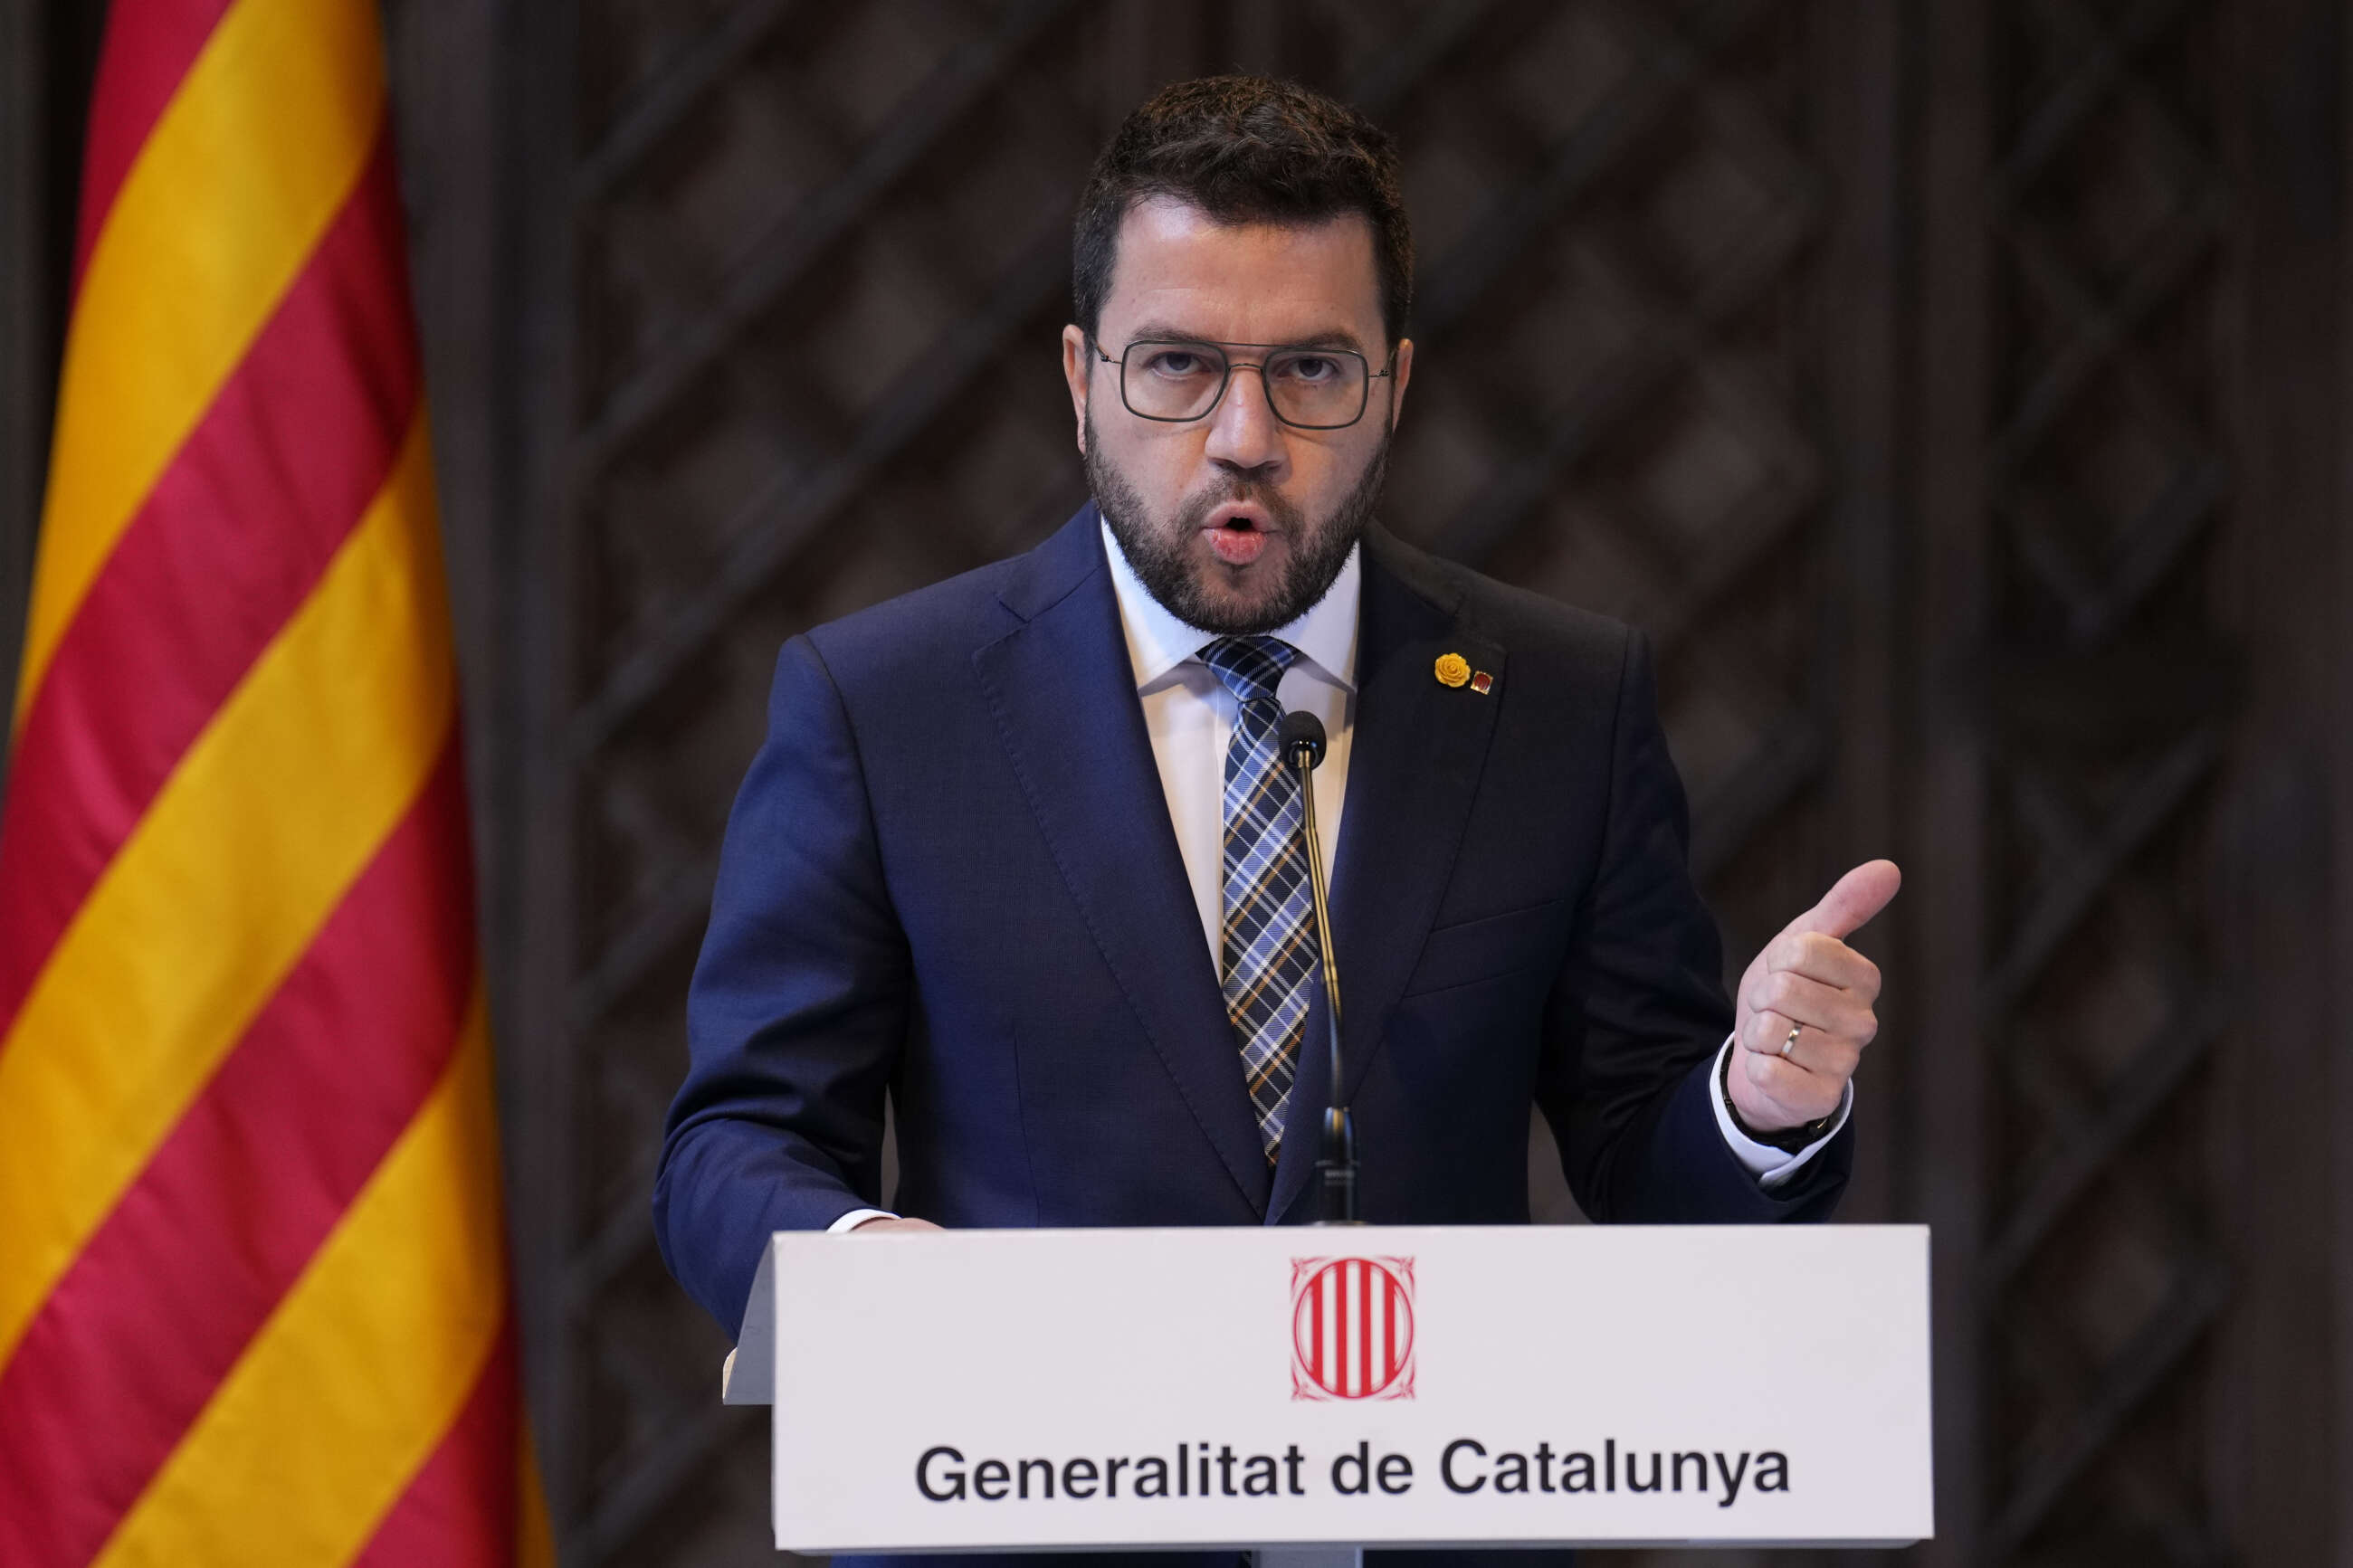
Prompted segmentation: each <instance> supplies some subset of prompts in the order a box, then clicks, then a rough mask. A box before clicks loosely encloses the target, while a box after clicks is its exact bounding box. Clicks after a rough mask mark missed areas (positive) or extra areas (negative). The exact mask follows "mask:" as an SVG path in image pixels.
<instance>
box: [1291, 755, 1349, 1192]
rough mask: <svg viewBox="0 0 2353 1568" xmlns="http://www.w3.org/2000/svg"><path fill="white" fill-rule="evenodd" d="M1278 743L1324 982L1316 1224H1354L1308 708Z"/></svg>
mask: <svg viewBox="0 0 2353 1568" xmlns="http://www.w3.org/2000/svg"><path fill="white" fill-rule="evenodd" d="M1282 745H1283V751H1284V752H1285V754H1286V755H1288V756H1289V758H1290V759H1291V765H1292V767H1293V769H1295V770H1296V771H1297V772H1298V774H1299V805H1300V811H1301V815H1302V816H1303V819H1304V821H1305V823H1306V828H1307V882H1308V887H1309V889H1311V891H1312V892H1313V894H1314V902H1315V955H1316V973H1318V974H1319V975H1320V976H1321V977H1322V979H1323V982H1324V1032H1325V1035H1326V1037H1327V1042H1328V1045H1329V1048H1330V1051H1331V1065H1332V1081H1331V1095H1332V1100H1331V1104H1330V1105H1328V1106H1327V1107H1326V1108H1325V1109H1324V1142H1323V1146H1322V1150H1321V1152H1320V1153H1319V1154H1318V1156H1317V1158H1316V1161H1315V1173H1316V1175H1317V1177H1318V1178H1319V1179H1320V1181H1321V1184H1322V1193H1323V1197H1322V1203H1321V1213H1320V1214H1319V1215H1318V1216H1317V1218H1316V1222H1315V1223H1316V1224H1318V1225H1357V1224H1360V1223H1362V1222H1360V1221H1359V1220H1358V1219H1357V1218H1356V1121H1355V1120H1354V1119H1353V1118H1352V1117H1351V1116H1350V1115H1349V1113H1348V1107H1347V1103H1346V1101H1345V1100H1344V1099H1343V1098H1342V1095H1341V1087H1340V1085H1341V1080H1340V967H1339V964H1338V963H1336V962H1335V960H1334V958H1333V955H1332V906H1331V901H1330V900H1329V898H1328V897H1327V895H1326V892H1325V889H1324V840H1323V836H1322V835H1321V834H1320V833H1319V832H1318V831H1317V830H1316V826H1315V776H1314V775H1315V767H1316V764H1318V763H1321V762H1323V760H1324V726H1323V725H1322V724H1321V723H1319V722H1317V721H1316V718H1315V716H1314V714H1312V713H1286V714H1284V715H1283V717H1282Z"/></svg>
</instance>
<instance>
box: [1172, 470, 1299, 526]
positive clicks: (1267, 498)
mask: <svg viewBox="0 0 2353 1568" xmlns="http://www.w3.org/2000/svg"><path fill="white" fill-rule="evenodd" d="M1243 503H1247V504H1249V505H1251V506H1255V507H1257V508H1258V509H1259V510H1261V511H1262V512H1264V513H1266V516H1267V521H1269V522H1270V523H1271V524H1272V525H1273V527H1274V528H1275V529H1276V530H1277V531H1282V532H1284V533H1290V534H1297V533H1298V532H1299V531H1300V523H1301V521H1302V519H1301V516H1300V512H1299V508H1298V507H1296V506H1294V505H1293V504H1292V501H1291V500H1290V498H1288V497H1286V496H1285V495H1283V494H1282V492H1281V491H1279V490H1277V489H1274V488H1273V487H1272V486H1271V485H1268V484H1265V483H1263V482H1262V481H1261V480H1258V479H1244V478H1242V477H1241V476H1240V475H1238V474H1235V475H1229V476H1227V477H1226V479H1224V480H1223V481H1221V482H1218V483H1213V484H1211V485H1210V486H1208V488H1207V489H1203V490H1202V491H1200V492H1199V493H1198V494H1196V495H1192V496H1187V498H1186V499H1185V500H1184V502H1183V504H1181V505H1180V506H1178V508H1177V509H1176V520H1177V521H1178V523H1179V524H1180V525H1181V526H1182V531H1183V532H1185V533H1191V532H1193V531H1195V530H1197V529H1198V528H1200V527H1201V526H1202V524H1204V523H1206V522H1207V521H1208V520H1209V514H1210V513H1211V512H1213V511H1215V510H1218V509H1219V507H1221V506H1227V505H1239V504H1243Z"/></svg>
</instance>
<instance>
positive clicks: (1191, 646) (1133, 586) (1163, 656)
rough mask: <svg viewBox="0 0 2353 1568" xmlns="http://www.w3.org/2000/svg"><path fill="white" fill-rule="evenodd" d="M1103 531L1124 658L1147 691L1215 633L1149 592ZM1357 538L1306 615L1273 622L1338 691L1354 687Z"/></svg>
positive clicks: (1107, 526)
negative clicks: (1123, 640) (1183, 617)
mask: <svg viewBox="0 0 2353 1568" xmlns="http://www.w3.org/2000/svg"><path fill="white" fill-rule="evenodd" d="M1098 526H1099V527H1101V528H1102V530H1103V554H1104V555H1105V556H1106V557H1107V558H1108V559H1109V560H1110V562H1111V584H1112V591H1113V593H1114V594H1115V595H1118V598H1119V624H1120V629H1121V630H1122V631H1123V632H1124V633H1125V634H1126V636H1127V661H1128V663H1129V665H1130V666H1132V667H1133V668H1134V671H1135V689H1137V690H1138V691H1143V690H1146V689H1149V688H1151V687H1152V686H1154V685H1155V684H1157V683H1158V682H1159V681H1160V680H1161V679H1163V678H1165V677H1166V675H1167V674H1168V673H1169V671H1171V670H1173V669H1175V668H1176V667H1177V666H1178V665H1181V664H1183V663H1185V662H1186V661H1187V659H1190V658H1194V657H1195V656H1196V655H1198V653H1199V652H1200V650H1201V649H1202V648H1203V647H1207V646H1208V644H1210V643H1213V642H1215V641H1217V640H1218V637H1219V634H1218V633H1216V632H1205V631H1203V630H1202V629H1201V628H1200V627H1198V626H1187V624H1186V623H1185V622H1184V621H1182V620H1180V619H1178V618H1177V616H1176V614H1175V612H1173V611H1171V610H1170V609H1169V608H1168V606H1167V605H1164V604H1162V603H1161V602H1160V601H1159V600H1157V599H1155V598H1154V597H1153V596H1152V590H1151V589H1149V588H1147V587H1145V585H1144V579H1143V578H1141V577H1138V576H1137V575H1136V574H1135V568H1134V567H1133V566H1131V565H1129V564H1128V561H1127V552H1126V551H1124V550H1123V549H1121V548H1120V543H1119V540H1118V538H1117V537H1116V536H1114V535H1113V532H1112V531H1111V525H1110V524H1109V523H1099V524H1098ZM1363 554H1364V545H1363V543H1362V542H1358V543H1356V544H1352V545H1350V546H1349V547H1348V559H1347V560H1346V561H1345V562H1343V563H1341V566H1340V574H1339V575H1338V576H1336V577H1335V578H1333V579H1332V586H1331V587H1330V588H1329V589H1327V590H1325V592H1324V596H1323V597H1322V598H1321V599H1318V600H1317V601H1316V602H1315V603H1314V605H1311V606H1310V607H1309V608H1308V611H1307V613H1306V614H1305V615H1303V616H1300V617H1299V618H1298V619H1296V620H1294V621H1292V622H1290V623H1289V624H1288V625H1285V626H1277V627H1276V628H1275V629H1274V630H1273V631H1272V632H1271V633H1270V634H1268V635H1270V636H1272V637H1281V638H1282V640H1283V641H1284V642H1287V643H1289V644H1290V645H1291V646H1292V647H1295V648H1297V649H1298V650H1299V654H1300V661H1301V663H1303V664H1304V665H1307V666H1311V667H1312V668H1313V669H1314V673H1316V674H1317V675H1320V676H1322V677H1323V678H1324V679H1326V680H1328V681H1330V682H1331V683H1332V684H1333V685H1335V686H1337V687H1338V688H1340V689H1342V690H1343V691H1354V690H1355V689H1356V608H1357V601H1358V598H1359V589H1360V587H1361V579H1362V576H1363V568H1362V566H1361V564H1360V560H1361V557H1362V556H1363Z"/></svg>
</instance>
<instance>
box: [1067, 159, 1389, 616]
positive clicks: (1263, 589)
mask: <svg viewBox="0 0 2353 1568" xmlns="http://www.w3.org/2000/svg"><path fill="white" fill-rule="evenodd" d="M1098 331H1099V336H1098V341H1099V342H1101V344H1102V345H1103V353H1107V354H1109V355H1111V356H1112V358H1113V360H1116V359H1118V358H1119V357H1120V355H1121V353H1122V352H1123V351H1124V350H1125V349H1126V347H1127V345H1128V344H1129V343H1131V342H1135V341H1137V340H1139V339H1179V340H1184V341H1188V342H1214V343H1277V344H1300V345H1312V346H1314V347H1321V348H1347V349H1354V350H1356V352H1357V353H1361V354H1363V355H1364V356H1365V358H1366V361H1367V362H1368V363H1369V364H1370V366H1371V368H1372V369H1373V370H1374V371H1376V372H1377V371H1379V370H1380V369H1382V368H1383V365H1384V363H1385V362H1387V361H1388V357H1389V354H1388V334H1387V331H1385V329H1384V328H1383V326H1382V322H1381V308H1380V290H1379V283H1378V278H1377V272H1376V270H1375V268H1374V262H1373V234H1372V226H1371V225H1370V224H1368V223H1366V221H1365V219H1363V218H1362V217H1360V216H1355V215H1350V216H1344V217H1338V218H1334V219H1332V220H1330V221H1328V222H1324V223H1319V224H1313V225H1303V226H1280V225H1273V224H1243V225H1238V226H1221V225H1219V224H1217V223H1214V222H1212V221H1211V220H1210V219H1209V218H1208V216H1205V215H1203V214H1202V213H1201V212H1200V211H1199V210H1198V209H1197V208H1195V207H1192V206H1188V205H1185V204H1184V203H1182V202H1178V201H1174V200H1168V199H1160V200H1154V201H1147V202H1140V203H1138V204H1137V205H1135V206H1134V208H1133V209H1132V210H1131V211H1130V212H1129V213H1128V215H1127V218H1126V221H1125V222H1124V223H1123V224H1122V225H1121V226H1120V233H1119V250H1118V258H1117V260H1116V262H1115V263H1114V265H1113V269H1112V278H1111V289H1110V295H1109V297H1108V298H1107V299H1106V300H1104V301H1103V316H1102V321H1101V322H1100V325H1099V329H1098ZM1228 352H1229V356H1230V358H1231V359H1232V360H1233V362H1234V365H1235V368H1234V371H1233V374H1232V375H1231V377H1230V378H1229V381H1228V383H1227V385H1226V391H1225V395H1224V396H1223V397H1222V398H1221V399H1219V403H1218V405H1217V406H1216V408H1214V409H1213V410H1211V411H1210V413H1209V414H1208V415H1207V416H1205V417H1202V418H1199V419H1195V420H1192V421H1189V422H1187V423H1182V424H1168V423H1161V422H1157V421H1155V420H1149V419H1145V418H1141V417H1139V416H1136V415H1134V414H1132V413H1130V412H1129V411H1128V409H1127V408H1126V406H1125V405H1124V404H1123V402H1122V401H1121V398H1120V385H1119V375H1120V372H1119V366H1118V365H1116V364H1106V363H1103V361H1102V360H1101V359H1099V358H1097V357H1096V355H1095V353H1094V352H1093V350H1092V349H1091V348H1090V347H1089V345H1088V343H1087V341H1086V335H1085V334H1084V333H1083V332H1082V331H1080V330H1079V329H1078V328H1077V327H1075V326H1071V327H1065V328H1063V329H1062V372H1063V374H1064V376H1065V377H1066V378H1067V379H1068V380H1069V382H1070V385H1071V406H1072V408H1073V410H1074V411H1075V412H1076V414H1077V416H1078V424H1079V450H1080V451H1081V452H1082V454H1083V455H1084V456H1085V458H1086V466H1087V479H1088V481H1089V482H1090V484H1092V487H1093V489H1094V495H1095V500H1096V503H1097V504H1098V505H1099V506H1101V507H1102V509H1103V518H1104V521H1107V522H1108V523H1109V524H1110V525H1111V530H1112V532H1113V535H1114V536H1115V537H1116V538H1117V539H1118V540H1119V542H1120V545H1121V547H1122V548H1123V549H1124V551H1125V552H1126V553H1127V557H1128V560H1129V562H1130V563H1132V564H1133V565H1134V567H1135V570H1136V574H1137V575H1138V576H1139V577H1141V578H1142V579H1143V581H1144V584H1145V587H1147V588H1149V589H1150V590H1151V591H1152V594H1153V596H1154V597H1155V598H1156V599H1158V600H1159V601H1160V602H1161V603H1162V604H1164V605H1166V606H1167V607H1168V608H1169V609H1170V610H1172V611H1174V612H1175V613H1176V615H1177V616H1179V617H1180V618H1182V619H1183V620H1185V621H1187V622H1188V623H1190V624H1191V625H1193V626H1199V627H1201V628H1202V629H1204V630H1206V631H1213V632H1219V633H1222V634H1225V635H1228V636H1234V635H1246V634H1250V633H1254V632H1266V631H1271V630H1273V629H1274V628H1275V627H1277V626H1282V625H1284V624H1286V623H1288V622H1290V621H1292V620H1294V619H1296V618H1297V617H1298V616H1301V615H1303V614H1304V613H1305V612H1306V611H1307V609H1308V608H1309V607H1310V606H1312V605H1314V603H1315V601H1316V600H1318V599H1320V598H1322V597H1323V596H1324V591H1325V590H1326V589H1328V588H1329V587H1330V586H1331V585H1332V579H1333V578H1334V576H1335V575H1336V574H1338V572H1339V570H1340V567H1341V565H1342V564H1343V563H1345V561H1346V559H1347V555H1348V548H1349V546H1350V545H1351V544H1353V543H1354V542H1356V539H1357V537H1358V536H1359V535H1360V534H1361V533H1362V532H1363V531H1364V528H1365V525H1366V522H1367V521H1369V520H1370V518H1371V514H1372V509H1373V506H1374V503H1375V502H1376V501H1377V500H1378V499H1379V494H1380V485H1381V477H1382V474H1383V472H1384V471H1385V467H1386V463H1387V458H1388V440H1389V433H1390V431H1391V429H1392V427H1393V426H1394V423H1395V420H1396V416H1397V409H1398V405H1399V403H1400V402H1401V401H1402V399H1403V397H1404V395H1405V387H1406V381H1407V378H1408V377H1409V374H1411V372H1412V368H1413V345H1412V343H1410V342H1401V343H1399V344H1398V345H1397V359H1396V364H1395V367H1394V375H1393V376H1392V377H1388V378H1380V379H1376V380H1374V381H1373V382H1372V383H1371V384H1370V387H1369V400H1368V403H1367V405H1366V410H1365V416H1364V417H1363V418H1362V419H1360V420H1358V421H1357V422H1356V424H1354V425H1351V426H1347V427H1345V428H1344V429H1339V430H1303V429H1300V428H1298V427H1296V426H1289V425H1284V424H1282V423H1281V422H1280V421H1278V420H1277V419H1276V418H1275V417H1274V414H1273V411H1272V410H1271V408H1270V407H1269V406H1268V405H1267V392H1266V384H1265V382H1264V380H1263V378H1262V377H1261V376H1260V375H1259V374H1256V373H1255V372H1253V371H1250V370H1247V369H1244V368H1242V367H1243V366H1245V365H1250V364H1256V363H1259V362H1260V361H1261V360H1262V359H1263V358H1264V357H1265V352H1264V351H1262V350H1259V349H1234V350H1229V351H1228Z"/></svg>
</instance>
